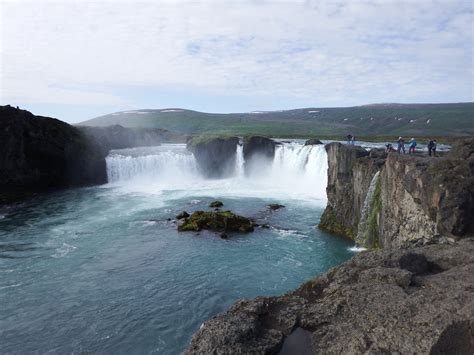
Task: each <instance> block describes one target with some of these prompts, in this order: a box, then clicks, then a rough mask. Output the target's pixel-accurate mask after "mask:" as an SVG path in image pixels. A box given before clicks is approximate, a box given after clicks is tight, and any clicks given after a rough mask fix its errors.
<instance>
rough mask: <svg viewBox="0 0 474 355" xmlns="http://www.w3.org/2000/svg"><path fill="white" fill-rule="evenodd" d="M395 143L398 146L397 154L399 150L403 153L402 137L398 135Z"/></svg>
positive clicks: (403, 141)
mask: <svg viewBox="0 0 474 355" xmlns="http://www.w3.org/2000/svg"><path fill="white" fill-rule="evenodd" d="M397 144H398V147H397V152H398V154H400V152H403V154H405V140H404V139H403V138H402V137H398V141H397Z"/></svg>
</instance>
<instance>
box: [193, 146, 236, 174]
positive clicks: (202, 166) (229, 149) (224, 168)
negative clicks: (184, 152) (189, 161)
mask: <svg viewBox="0 0 474 355" xmlns="http://www.w3.org/2000/svg"><path fill="white" fill-rule="evenodd" d="M238 143H239V138H237V137H217V138H206V137H194V138H192V139H191V140H189V141H188V143H187V149H188V150H189V151H191V152H192V153H193V154H194V157H195V158H196V161H197V163H198V167H199V170H200V171H201V173H202V174H204V175H205V176H207V177H210V178H223V177H226V176H229V175H231V174H232V173H234V171H235V158H236V152H237V144H238Z"/></svg>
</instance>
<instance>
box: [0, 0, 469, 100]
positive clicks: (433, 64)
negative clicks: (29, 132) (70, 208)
mask: <svg viewBox="0 0 474 355" xmlns="http://www.w3.org/2000/svg"><path fill="white" fill-rule="evenodd" d="M1 6H2V8H1V12H2V15H1V25H0V26H1V37H2V38H1V39H2V41H1V42H2V49H1V50H2V53H1V59H2V62H1V72H0V80H1V81H0V84H1V91H0V96H1V101H2V102H3V103H8V102H12V101H16V102H25V103H31V102H41V103H53V104H54V103H71V104H77V103H83V104H104V105H110V104H117V105H127V104H130V105H133V102H129V101H130V100H129V99H128V98H127V97H123V96H121V95H119V94H117V92H118V90H117V88H123V87H144V88H146V87H150V88H160V89H162V90H167V89H169V90H170V91H175V92H179V90H181V89H182V90H183V91H185V92H193V91H196V92H199V93H203V92H204V93H207V94H208V95H209V96H210V97H216V98H218V97H219V95H222V94H225V95H236V96H239V97H242V96H249V97H261V98H262V101H264V102H268V100H269V99H271V98H272V97H275V98H281V97H285V98H288V102H290V103H297V104H300V103H301V104H307V105H308V106H311V105H312V106H330V105H353V104H363V103H371V102H386V101H392V102H393V101H403V102H414V101H418V102H420V101H425V102H427V101H430V102H435V101H438V102H441V101H463V100H474V97H473V92H472V87H473V47H474V46H473V44H474V43H473V31H472V30H473V28H472V26H473V25H472V24H473V9H472V5H471V3H470V1H455V0H454V1H435V0H433V1H428V0H427V1H424V0H421V1H391V0H386V1H349V2H342V1H341V2H337V1H292V2H286V1H272V2H270V1H240V2H230V1H193V2H185V1H160V2H144V3H135V2H126V1H120V2H106V1H102V2H77V1H66V2H44V3H43V2H34V3H27V2H22V1H17V2H7V3H2V5H1ZM148 106H149V107H152V106H153V103H150V104H149V105H148ZM276 106H278V105H277V104H275V107H276ZM271 108H273V107H266V108H263V109H271Z"/></svg>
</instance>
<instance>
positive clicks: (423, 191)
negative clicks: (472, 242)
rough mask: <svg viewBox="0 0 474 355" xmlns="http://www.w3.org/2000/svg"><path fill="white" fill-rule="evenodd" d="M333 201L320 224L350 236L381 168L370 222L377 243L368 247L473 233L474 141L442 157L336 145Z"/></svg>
mask: <svg viewBox="0 0 474 355" xmlns="http://www.w3.org/2000/svg"><path fill="white" fill-rule="evenodd" d="M326 150H327V152H328V165H329V169H328V187H327V194H328V205H327V207H326V210H325V212H324V214H323V216H322V217H321V222H320V227H321V228H323V229H326V230H328V231H331V232H335V233H339V234H342V235H345V236H348V237H350V238H354V237H355V235H356V234H357V228H358V224H359V221H360V218H361V210H362V207H363V205H364V201H365V199H366V196H367V191H368V187H369V185H370V183H371V181H372V178H373V177H374V175H375V173H376V172H377V171H380V176H379V181H378V183H377V184H378V186H377V188H376V191H377V193H376V194H375V195H374V196H375V197H374V198H375V199H376V201H371V203H372V204H373V205H374V206H377V210H376V211H372V212H374V213H372V219H371V221H370V223H371V224H373V225H371V230H372V231H373V234H374V236H375V237H374V238H375V241H374V243H373V244H371V245H366V246H367V247H374V246H379V247H400V246H406V245H408V244H419V243H433V242H438V241H441V240H443V238H445V237H450V238H452V237H455V238H458V237H464V236H468V235H473V234H474V225H473V224H474V218H472V216H474V158H469V157H472V156H473V155H472V152H471V150H472V139H471V140H469V139H466V140H463V141H462V146H461V147H457V146H454V147H453V151H452V152H451V153H450V154H448V155H446V156H444V157H441V158H436V159H432V158H428V157H420V156H409V155H398V154H396V153H391V154H389V155H388V157H387V154H386V153H384V152H383V151H380V150H372V151H370V153H369V152H365V151H363V150H361V148H358V147H352V146H347V145H342V144H339V143H331V144H328V145H327V146H326Z"/></svg>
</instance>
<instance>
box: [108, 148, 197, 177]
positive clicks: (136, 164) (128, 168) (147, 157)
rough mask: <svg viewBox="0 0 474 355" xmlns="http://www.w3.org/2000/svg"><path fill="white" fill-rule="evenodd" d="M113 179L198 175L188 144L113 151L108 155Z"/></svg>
mask: <svg viewBox="0 0 474 355" xmlns="http://www.w3.org/2000/svg"><path fill="white" fill-rule="evenodd" d="M106 164H107V178H108V181H109V183H120V182H124V181H129V180H140V181H141V182H147V181H160V182H163V183H166V182H175V181H177V180H183V179H184V180H185V179H190V178H192V177H194V176H197V175H198V172H197V166H196V161H195V159H194V156H193V155H192V154H191V153H189V152H187V151H186V149H185V146H184V145H181V144H168V145H166V146H160V147H141V148H132V149H120V150H114V151H112V152H111V153H110V154H109V155H108V156H107V158H106Z"/></svg>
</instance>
